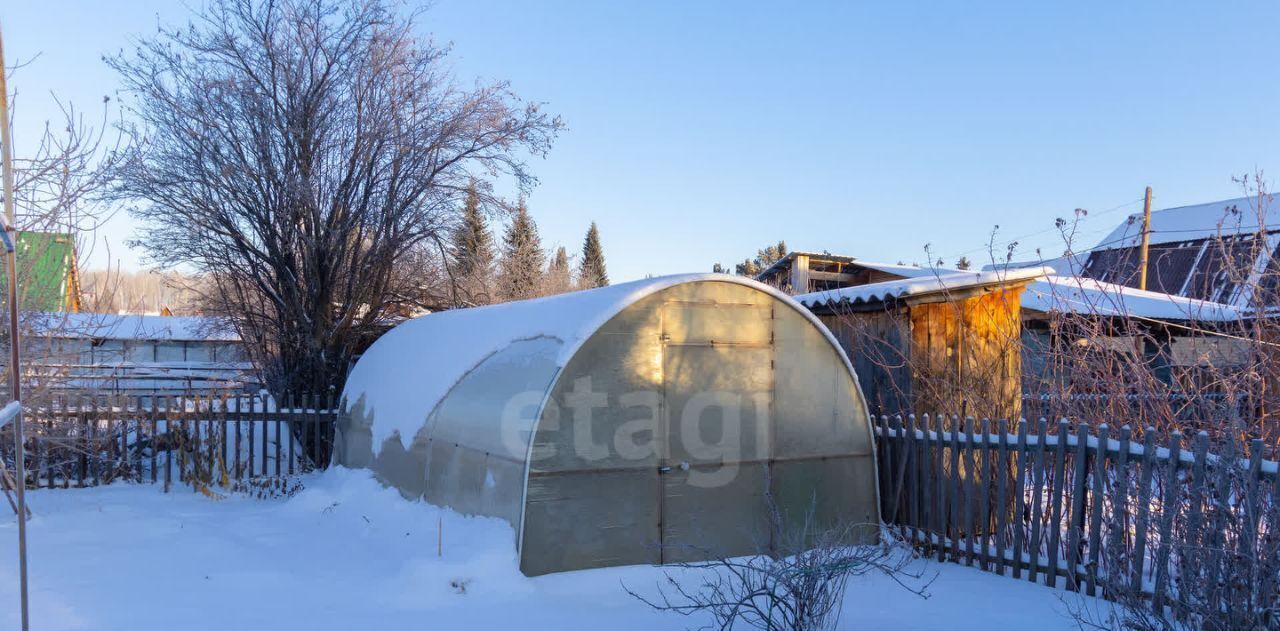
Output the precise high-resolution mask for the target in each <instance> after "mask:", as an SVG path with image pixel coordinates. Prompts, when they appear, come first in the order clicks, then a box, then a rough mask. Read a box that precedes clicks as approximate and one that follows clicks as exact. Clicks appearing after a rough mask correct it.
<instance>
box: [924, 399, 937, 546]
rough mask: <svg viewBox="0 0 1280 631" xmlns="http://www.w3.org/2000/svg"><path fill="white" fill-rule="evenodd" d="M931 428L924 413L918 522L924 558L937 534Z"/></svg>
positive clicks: (927, 416)
mask: <svg viewBox="0 0 1280 631" xmlns="http://www.w3.org/2000/svg"><path fill="white" fill-rule="evenodd" d="M932 430H933V427H932V424H931V423H930V419H929V415H928V414H927V413H926V414H924V415H923V416H921V417H920V437H921V441H920V503H921V509H920V520H921V522H922V523H921V526H922V529H921V532H922V535H923V537H924V539H923V544H924V556H925V557H928V556H929V554H930V553H931V552H932V551H933V534H934V533H935V532H937V529H936V526H935V525H934V523H933V522H934V517H935V515H934V512H935V511H934V509H933V502H934V499H933V482H934V473H933V451H934V449H933V431H932Z"/></svg>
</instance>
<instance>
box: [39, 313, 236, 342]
mask: <svg viewBox="0 0 1280 631" xmlns="http://www.w3.org/2000/svg"><path fill="white" fill-rule="evenodd" d="M33 324H34V327H35V330H36V332H37V333H38V334H43V335H52V336H57V337H96V338H106V339H112V340H171V341H188V342H236V341H239V340H240V336H238V335H236V333H235V332H234V331H231V330H229V329H228V328H227V327H225V326H220V324H221V323H220V322H219V321H218V320H217V319H214V318H208V317H202V316H160V315H137V314H125V315H116V314H111V313H45V314H41V315H40V317H38V318H35V321H34V323H33Z"/></svg>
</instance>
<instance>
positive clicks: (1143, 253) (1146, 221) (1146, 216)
mask: <svg viewBox="0 0 1280 631" xmlns="http://www.w3.org/2000/svg"><path fill="white" fill-rule="evenodd" d="M1150 245H1151V187H1150V186H1148V187H1147V195H1146V197H1145V198H1143V202H1142V248H1141V250H1139V259H1138V289H1146V288H1147V248H1148V247H1149V246H1150Z"/></svg>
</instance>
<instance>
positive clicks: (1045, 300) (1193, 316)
mask: <svg viewBox="0 0 1280 631" xmlns="http://www.w3.org/2000/svg"><path fill="white" fill-rule="evenodd" d="M1022 308H1023V309H1030V310H1034V311H1041V312H1046V313H1047V312H1058V313H1080V314H1086V315H1103V316H1120V317H1138V318H1152V319H1157V320H1200V321H1222V320H1235V319H1239V318H1240V317H1241V315H1242V314H1241V311H1240V310H1239V309H1236V308H1235V307H1232V306H1230V305H1224V304H1219V303H1216V302H1206V301H1203V300H1196V299H1194V298H1183V297H1181V296H1174V295H1171V294H1165V293H1160V292H1157V291H1144V290H1141V289H1134V288H1133V287H1125V286H1123V285H1115V284H1112V283H1104V282H1101V281H1097V280H1094V279H1092V278H1084V277H1080V276H1048V277H1046V278H1044V279H1042V280H1038V281H1036V282H1033V283H1031V284H1030V285H1027V288H1026V290H1025V291H1023V293H1022Z"/></svg>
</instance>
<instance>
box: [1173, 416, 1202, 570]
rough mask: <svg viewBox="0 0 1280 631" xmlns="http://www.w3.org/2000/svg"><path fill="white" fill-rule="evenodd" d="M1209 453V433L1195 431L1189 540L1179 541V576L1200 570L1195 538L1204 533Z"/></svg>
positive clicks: (1188, 521)
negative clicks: (1202, 529)
mask: <svg viewBox="0 0 1280 631" xmlns="http://www.w3.org/2000/svg"><path fill="white" fill-rule="evenodd" d="M1208 455H1209V434H1208V433H1207V432H1203V431H1202V432H1197V433H1196V435H1195V436H1193V437H1192V438H1191V458H1192V462H1191V490H1190V492H1189V494H1188V497H1187V500H1188V511H1187V533H1186V535H1185V536H1186V537H1189V538H1190V539H1189V540H1186V541H1180V542H1179V543H1180V544H1184V545H1181V546H1179V554H1178V559H1179V561H1180V563H1179V564H1178V566H1179V568H1178V571H1179V576H1197V575H1198V574H1199V572H1200V567H1199V565H1200V563H1199V559H1198V558H1197V557H1198V556H1199V553H1198V552H1197V550H1196V548H1199V547H1200V546H1202V545H1203V543H1200V545H1196V544H1197V542H1196V540H1195V539H1196V538H1199V537H1202V536H1203V535H1204V533H1203V532H1202V531H1201V528H1202V526H1203V525H1204V491H1205V486H1206V481H1205V478H1206V476H1207V475H1208V470H1207V469H1206V464H1205V462H1206V459H1207V458H1208Z"/></svg>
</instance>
